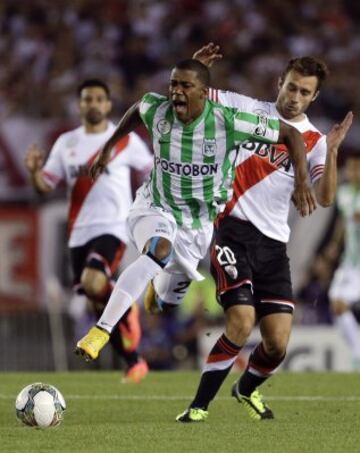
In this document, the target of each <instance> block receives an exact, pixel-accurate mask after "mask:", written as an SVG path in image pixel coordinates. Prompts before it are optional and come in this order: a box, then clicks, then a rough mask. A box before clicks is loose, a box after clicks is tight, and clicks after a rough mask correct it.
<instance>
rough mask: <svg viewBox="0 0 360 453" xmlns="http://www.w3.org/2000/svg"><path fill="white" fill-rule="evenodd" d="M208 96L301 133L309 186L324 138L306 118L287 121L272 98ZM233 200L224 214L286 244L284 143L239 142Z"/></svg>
mask: <svg viewBox="0 0 360 453" xmlns="http://www.w3.org/2000/svg"><path fill="white" fill-rule="evenodd" d="M209 96H210V99H212V100H214V101H216V102H219V103H220V104H222V105H225V106H229V107H235V108H239V109H242V110H245V111H249V112H253V113H257V114H261V113H263V114H264V115H265V114H266V115H270V116H278V117H279V118H281V119H282V120H283V121H284V122H287V123H288V124H291V125H292V126H293V127H295V128H296V129H297V130H298V131H299V132H300V133H301V134H302V135H303V137H304V142H305V146H306V152H307V155H306V157H307V161H308V166H309V174H310V178H311V182H312V184H314V183H315V181H317V180H318V179H319V178H320V177H321V175H322V174H323V171H324V166H325V160H326V136H325V135H323V134H322V133H321V132H320V131H319V130H318V129H317V128H316V127H315V126H314V125H313V124H312V123H311V122H310V120H309V118H308V117H307V115H305V114H304V117H303V118H302V119H301V120H300V121H296V122H294V121H288V120H286V119H285V118H284V117H283V116H282V115H281V114H280V112H279V111H278V110H277V108H276V105H275V102H264V101H259V100H256V99H253V98H250V97H248V96H244V95H241V94H237V93H233V92H230V91H220V90H214V89H211V90H210V93H209ZM233 189H234V192H233V196H232V199H231V200H230V201H229V202H228V203H227V205H226V208H225V211H224V213H223V215H222V216H225V215H231V216H232V217H236V218H238V219H241V220H246V221H249V222H251V223H252V224H253V225H255V226H256V227H257V228H258V229H259V230H260V231H261V232H262V233H263V234H265V235H266V236H268V237H270V238H272V239H276V240H278V241H281V242H288V240H289V235H290V228H289V226H288V215H289V208H290V199H291V195H292V192H293V190H294V169H293V166H292V164H291V160H290V158H289V155H288V152H287V150H286V147H285V146H284V145H281V144H277V145H266V144H263V143H256V142H250V141H248V142H246V143H244V144H242V145H241V148H240V153H239V154H238V159H237V163H236V177H235V182H234V187H233Z"/></svg>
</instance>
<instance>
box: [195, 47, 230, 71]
mask: <svg viewBox="0 0 360 453" xmlns="http://www.w3.org/2000/svg"><path fill="white" fill-rule="evenodd" d="M219 51H220V46H218V45H216V44H214V43H213V42H209V43H208V44H206V45H205V46H203V47H201V49H199V50H197V51H196V52H195V53H194V55H193V56H192V58H193V60H198V61H200V63H202V64H204V65H205V66H207V67H208V68H211V66H212V65H213V64H214V63H215V62H216V61H218V60H221V59H222V57H223V56H222V54H221V53H219Z"/></svg>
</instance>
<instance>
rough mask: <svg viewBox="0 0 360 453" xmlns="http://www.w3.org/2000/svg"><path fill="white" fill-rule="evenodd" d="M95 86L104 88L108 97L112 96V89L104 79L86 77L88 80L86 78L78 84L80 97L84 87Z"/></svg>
mask: <svg viewBox="0 0 360 453" xmlns="http://www.w3.org/2000/svg"><path fill="white" fill-rule="evenodd" d="M94 87H99V88H102V89H103V90H104V91H105V93H106V96H107V97H108V98H110V89H109V87H108V85H107V84H106V83H105V82H104V81H103V80H100V79H86V80H84V81H83V82H81V83H80V85H79V86H78V88H77V94H78V96H79V97H80V96H81V92H82V90H83V89H84V88H94Z"/></svg>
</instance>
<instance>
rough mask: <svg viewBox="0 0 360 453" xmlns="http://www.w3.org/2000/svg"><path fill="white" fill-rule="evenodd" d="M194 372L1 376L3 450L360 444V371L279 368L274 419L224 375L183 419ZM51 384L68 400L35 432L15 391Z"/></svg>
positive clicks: (273, 385) (346, 447) (350, 448)
mask: <svg viewBox="0 0 360 453" xmlns="http://www.w3.org/2000/svg"><path fill="white" fill-rule="evenodd" d="M198 379H199V373H198V372H162V373H155V372H153V373H151V374H150V375H149V377H148V378H147V379H146V380H145V381H144V382H142V383H141V384H139V385H130V384H121V376H120V375H119V373H115V372H90V373H87V372H82V373H2V374H0V451H1V452H2V453H7V452H16V453H18V452H20V453H22V452H27V453H28V452H70V453H77V452H88V453H89V452H99V453H107V452H117V453H122V452H127V453H133V452H146V453H152V452H156V453H158V452H167V453H176V452H182V453H187V452H191V451H192V452H216V453H218V452H219V453H222V452H224V453H227V452H237V453H241V452H246V453H261V452H264V453H265V452H266V453H271V452H276V453H283V452H284V453H288V452H301V453H306V452H314V453H319V452H326V453H328V452H332V453H337V452H341V453H344V452H346V453H347V452H358V451H360V429H359V426H360V374H355V373H353V374H350V373H349V374H337V373H327V374H326V373H293V374H288V373H278V374H277V375H276V376H274V377H273V378H272V379H271V380H270V381H269V382H268V383H266V384H264V385H263V386H262V393H263V394H264V395H265V396H266V399H267V402H268V403H269V405H270V407H271V408H272V409H273V411H274V413H275V417H276V418H275V420H266V421H262V422H254V421H252V420H251V419H249V418H248V416H247V414H246V412H244V410H243V408H242V406H241V405H240V404H239V403H237V402H236V401H235V400H234V399H232V398H230V396H229V392H230V387H231V384H232V382H233V381H234V380H235V375H234V374H232V375H230V376H229V377H228V379H227V381H226V382H225V383H224V385H223V387H222V390H221V392H220V393H219V395H218V397H217V399H216V400H215V401H214V402H213V403H212V405H211V406H210V412H209V418H208V420H207V421H206V422H205V423H199V424H186V425H184V424H180V423H176V422H175V416H176V415H177V414H178V413H180V412H182V411H183V410H184V409H185V408H186V407H187V405H188V403H189V402H190V400H191V397H192V396H193V394H194V392H195V389H196V387H197V383H198ZM38 381H42V382H47V383H50V384H53V385H55V386H56V387H58V388H59V390H60V391H61V392H62V393H63V395H64V397H65V399H66V402H67V406H68V407H67V411H66V413H65V418H64V421H63V422H62V424H61V426H59V427H57V428H49V429H47V430H39V429H34V428H29V427H26V426H22V425H20V423H19V422H17V420H16V418H15V409H14V407H15V406H14V402H15V397H16V395H17V393H18V392H19V391H20V390H21V389H22V387H24V386H25V385H27V384H30V383H32V382H38Z"/></svg>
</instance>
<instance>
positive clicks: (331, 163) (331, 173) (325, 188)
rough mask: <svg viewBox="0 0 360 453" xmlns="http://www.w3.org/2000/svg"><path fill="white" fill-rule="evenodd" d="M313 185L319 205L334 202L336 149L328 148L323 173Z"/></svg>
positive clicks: (327, 204)
mask: <svg viewBox="0 0 360 453" xmlns="http://www.w3.org/2000/svg"><path fill="white" fill-rule="evenodd" d="M314 187H315V195H316V200H317V202H318V203H319V204H320V206H322V207H324V208H326V207H328V206H330V205H332V204H333V203H334V200H335V196H336V189H337V150H329V149H328V152H327V155H326V161H325V168H324V173H323V174H322V175H321V178H319V179H318V180H317V181H316V183H315V185H314Z"/></svg>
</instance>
